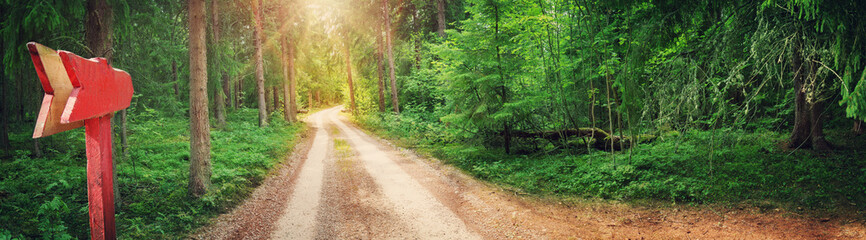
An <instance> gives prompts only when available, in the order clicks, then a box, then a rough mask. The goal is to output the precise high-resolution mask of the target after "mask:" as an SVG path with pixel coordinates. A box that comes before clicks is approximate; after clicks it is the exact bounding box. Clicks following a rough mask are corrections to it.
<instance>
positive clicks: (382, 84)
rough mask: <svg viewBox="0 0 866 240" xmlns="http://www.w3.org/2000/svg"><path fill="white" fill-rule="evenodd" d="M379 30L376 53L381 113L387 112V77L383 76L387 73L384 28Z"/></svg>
mask: <svg viewBox="0 0 866 240" xmlns="http://www.w3.org/2000/svg"><path fill="white" fill-rule="evenodd" d="M378 29H379V32H378V33H377V34H376V45H377V48H378V49H377V50H378V51H377V53H376V67H377V68H378V71H376V73H377V74H379V89H378V90H379V112H385V77H384V74H383V73H384V72H385V69H384V68H385V66H384V63H383V62H384V61H382V60H383V58H385V50H384V48H385V47H384V46H383V45H384V44H385V41H383V40H382V27H381V26H380V27H379V28H378Z"/></svg>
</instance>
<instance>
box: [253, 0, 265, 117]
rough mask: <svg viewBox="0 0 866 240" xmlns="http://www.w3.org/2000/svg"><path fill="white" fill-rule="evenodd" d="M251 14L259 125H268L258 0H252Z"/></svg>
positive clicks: (262, 38)
mask: <svg viewBox="0 0 866 240" xmlns="http://www.w3.org/2000/svg"><path fill="white" fill-rule="evenodd" d="M253 15H255V24H256V26H255V37H254V38H255V40H254V44H255V61H256V89H257V91H258V94H257V95H258V97H259V127H266V126H268V109H267V107H268V106H267V104H268V103H267V102H266V100H265V64H264V59H263V56H262V42H264V33H263V32H262V31H263V29H262V25H263V22H262V21H263V20H262V15H263V13H262V6H261V4H260V2H259V0H253Z"/></svg>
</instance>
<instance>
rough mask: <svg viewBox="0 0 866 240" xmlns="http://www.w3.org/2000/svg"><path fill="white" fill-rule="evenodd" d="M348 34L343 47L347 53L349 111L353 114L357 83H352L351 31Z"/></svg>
mask: <svg viewBox="0 0 866 240" xmlns="http://www.w3.org/2000/svg"><path fill="white" fill-rule="evenodd" d="M345 34H346V36H345V37H346V44H345V46H343V48H344V49H345V53H346V75H347V77H348V78H347V81H348V83H349V110H351V111H352V113H354V112H355V110H356V109H355V107H356V106H355V83H354V82H352V52H351V51H350V50H349V47H350V46H349V31H346V32H345Z"/></svg>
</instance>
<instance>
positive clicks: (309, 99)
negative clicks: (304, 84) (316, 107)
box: [307, 89, 313, 112]
mask: <svg viewBox="0 0 866 240" xmlns="http://www.w3.org/2000/svg"><path fill="white" fill-rule="evenodd" d="M307 93H308V94H307V95H308V97H307V110H308V111H309V112H313V89H310V90H309V91H308V92H307Z"/></svg>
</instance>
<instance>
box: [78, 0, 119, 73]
mask: <svg viewBox="0 0 866 240" xmlns="http://www.w3.org/2000/svg"><path fill="white" fill-rule="evenodd" d="M112 20H113V13H112V11H111V7H110V6H108V3H107V2H106V1H105V0H88V1H87V18H86V19H85V20H84V26H85V28H84V36H85V41H86V44H87V48H89V49H90V53H91V54H92V55H93V56H94V57H103V58H105V59H111V56H112V55H113V51H112V49H111V45H112V39H111V33H112V31H111V30H112V28H111V27H112V23H113V21H112Z"/></svg>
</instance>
